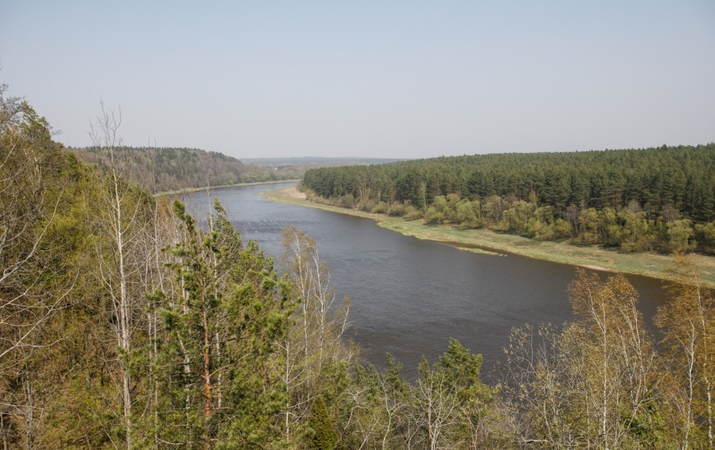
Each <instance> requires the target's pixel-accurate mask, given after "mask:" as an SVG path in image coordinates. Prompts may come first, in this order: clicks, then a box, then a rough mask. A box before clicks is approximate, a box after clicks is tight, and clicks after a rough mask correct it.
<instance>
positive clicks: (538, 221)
mask: <svg viewBox="0 0 715 450" xmlns="http://www.w3.org/2000/svg"><path fill="white" fill-rule="evenodd" d="M302 185H303V186H304V187H305V188H307V189H308V190H310V191H312V192H313V193H314V194H315V195H316V196H317V197H318V198H317V200H319V201H328V202H330V203H332V204H336V205H341V206H344V207H347V208H359V209H362V210H365V211H371V212H376V213H383V214H389V215H395V216H403V217H405V218H408V219H424V220H425V222H426V223H427V224H444V223H447V224H454V225H456V226H460V227H463V228H482V227H488V228H491V229H493V230H495V231H499V232H507V233H515V234H520V235H523V236H528V237H533V238H536V239H544V240H569V241H570V242H572V243H574V244H577V245H594V244H599V245H602V246H606V247H617V248H619V249H620V250H621V251H626V252H638V251H650V250H656V251H661V252H664V253H671V252H674V251H677V252H681V253H687V252H689V251H693V250H695V251H698V252H702V253H705V254H714V253H715V144H708V145H699V146H697V147H690V146H687V147H685V146H679V147H665V146H663V147H661V148H651V149H646V150H606V151H590V152H575V153H533V154H491V155H474V156H459V157H442V158H434V159H425V160H416V161H404V162H398V163H394V164H386V165H374V166H369V167H365V166H353V167H337V168H319V169H311V170H309V171H307V172H306V174H305V176H304V178H303V183H302Z"/></svg>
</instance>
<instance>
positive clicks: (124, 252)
mask: <svg viewBox="0 0 715 450" xmlns="http://www.w3.org/2000/svg"><path fill="white" fill-rule="evenodd" d="M100 108H101V112H100V115H99V116H97V117H96V119H95V121H94V122H92V123H91V131H90V136H91V138H92V141H93V143H94V145H95V146H97V147H100V148H101V149H102V150H103V151H106V152H107V153H108V154H109V162H108V166H107V167H106V170H107V177H106V182H105V189H104V190H103V192H102V201H103V205H102V206H104V208H101V221H100V223H101V226H102V227H103V231H104V239H100V240H99V244H98V248H97V252H98V254H99V255H100V258H99V260H100V267H99V277H100V280H101V282H102V284H103V285H104V287H105V290H106V292H107V294H108V295H109V297H110V298H111V305H112V314H113V316H114V320H113V324H112V325H113V327H114V334H115V338H116V343H117V349H118V353H119V366H120V372H121V392H122V422H123V426H124V428H125V441H126V442H125V444H126V448H127V449H130V448H131V447H132V437H133V428H134V426H133V423H132V404H133V399H132V389H131V388H132V379H131V374H130V369H129V365H130V364H129V358H130V355H131V352H132V350H133V348H132V332H133V330H134V328H135V326H136V324H135V323H134V322H135V317H136V316H138V313H139V312H140V311H141V309H142V308H143V306H144V305H143V303H142V300H143V291H144V289H143V286H142V284H141V283H140V280H141V274H142V273H141V272H142V267H143V266H145V262H144V261H142V260H143V258H142V257H143V256H146V255H143V254H142V252H141V250H142V248H141V245H140V244H141V242H142V239H144V238H145V237H146V236H145V234H146V233H145V231H146V230H145V229H144V226H145V224H146V221H145V220H142V219H143V217H142V214H145V213H146V209H145V207H146V206H147V205H146V203H145V202H143V201H142V199H141V196H140V194H138V192H137V191H136V187H134V186H133V185H131V184H130V183H128V182H127V181H126V180H125V179H124V178H123V177H122V165H121V161H120V160H119V158H118V155H116V154H115V148H116V147H119V146H121V139H120V137H119V135H118V130H119V127H120V126H121V122H122V117H121V110H118V111H117V112H115V111H113V110H109V109H107V108H106V107H105V105H104V102H100ZM105 243H106V244H105Z"/></svg>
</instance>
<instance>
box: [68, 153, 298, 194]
mask: <svg viewBox="0 0 715 450" xmlns="http://www.w3.org/2000/svg"><path fill="white" fill-rule="evenodd" d="M71 150H72V151H73V152H74V153H75V155H76V156H77V158H78V159H79V160H80V161H82V162H85V163H87V164H90V165H95V166H99V167H105V168H106V167H109V166H110V165H112V164H119V165H121V166H122V174H123V176H125V177H126V178H128V179H130V180H132V181H134V182H135V183H138V184H139V185H140V186H142V187H143V188H145V189H147V190H148V191H149V192H150V193H152V194H156V193H158V192H170V191H178V190H181V189H195V188H204V187H216V186H229V185H234V184H239V183H259V182H267V181H279V180H296V179H299V178H300V177H301V176H302V175H303V173H304V172H305V169H304V168H303V167H300V166H294V165H293V166H279V167H276V166H267V165H261V164H243V163H242V162H241V161H239V160H237V159H235V158H232V157H230V156H226V155H224V154H222V153H218V152H207V151H204V150H198V149H193V148H169V147H124V146H120V145H117V146H116V147H114V148H113V149H112V154H111V155H110V153H109V150H108V149H106V148H103V147H100V146H94V147H86V148H73V149H71ZM112 159H113V160H114V162H112Z"/></svg>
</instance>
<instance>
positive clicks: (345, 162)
mask: <svg viewBox="0 0 715 450" xmlns="http://www.w3.org/2000/svg"><path fill="white" fill-rule="evenodd" d="M242 161H243V162H244V163H247V164H261V165H266V166H273V167H278V166H308V167H327V166H353V165H366V166H369V165H372V164H388V163H393V162H398V161H403V160H401V159H386V158H360V157H343V158H330V157H324V156H301V157H295V158H243V159H242Z"/></svg>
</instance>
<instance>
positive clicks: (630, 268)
mask: <svg viewBox="0 0 715 450" xmlns="http://www.w3.org/2000/svg"><path fill="white" fill-rule="evenodd" d="M262 195H263V196H264V197H266V198H268V199H269V200H271V201H276V202H280V203H290V204H294V205H300V206H306V207H310V208H318V209H323V210H327V211H332V212H336V213H340V214H348V215H353V216H358V217H365V218H368V219H372V220H375V221H376V222H377V224H378V225H379V226H381V227H383V228H386V229H388V230H392V231H397V232H399V233H402V234H404V235H407V236H414V237H415V238H418V239H426V240H431V241H437V242H442V243H445V244H447V245H451V246H452V247H455V248H459V249H463V250H469V251H478V252H480V253H487V254H493V255H502V254H504V253H510V254H515V255H521V256H526V257H529V258H535V259H540V260H545V261H551V262H556V263H561V264H569V265H574V266H581V267H586V268H590V269H595V270H603V271H611V272H621V273H629V274H636V275H644V276H647V277H653V278H659V279H668V278H669V277H670V276H669V273H668V269H670V268H671V267H672V258H671V257H670V256H665V255H659V254H654V253H619V252H617V251H615V250H605V249H603V248H600V247H595V246H594V247H579V246H575V245H570V244H568V243H565V242H552V241H539V240H536V239H529V238H524V237H521V236H515V235H510V234H500V233H495V232H493V231H490V230H458V229H456V228H454V227H452V226H448V225H440V226H428V225H424V223H423V222H422V221H421V220H415V221H408V220H404V219H402V218H397V217H389V216H384V215H381V214H371V213H366V212H363V211H354V210H348V209H345V208H339V207H335V206H329V205H321V204H318V203H313V202H310V201H308V200H305V199H303V198H298V197H297V196H296V195H295V193H293V195H291V193H290V192H288V190H286V189H282V190H276V191H269V192H265V193H263V194H262ZM690 258H691V259H692V260H693V262H694V263H695V264H696V265H697V266H698V268H699V270H700V273H701V276H702V279H703V281H704V282H705V283H706V284H707V285H708V286H710V287H713V288H715V258H713V257H709V256H702V255H690Z"/></svg>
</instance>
